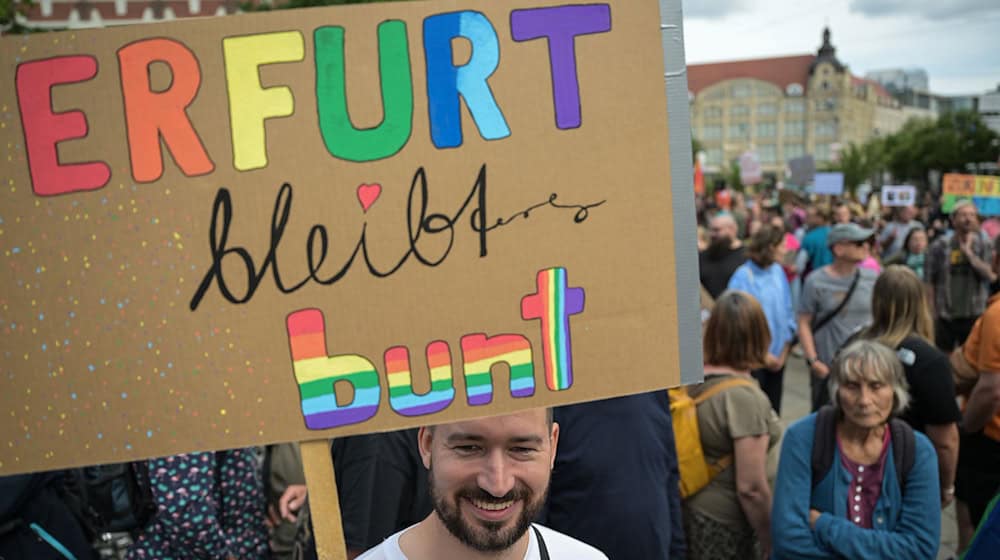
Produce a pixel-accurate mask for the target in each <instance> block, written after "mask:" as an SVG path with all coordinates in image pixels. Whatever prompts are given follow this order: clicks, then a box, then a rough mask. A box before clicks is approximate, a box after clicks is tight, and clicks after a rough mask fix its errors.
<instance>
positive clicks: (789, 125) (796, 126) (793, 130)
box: [785, 121, 806, 138]
mask: <svg viewBox="0 0 1000 560" xmlns="http://www.w3.org/2000/svg"><path fill="white" fill-rule="evenodd" d="M805 133H806V123H805V121H785V136H790V137H793V138H801V137H802V136H804V135H805Z"/></svg>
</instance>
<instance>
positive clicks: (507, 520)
mask: <svg viewBox="0 0 1000 560" xmlns="http://www.w3.org/2000/svg"><path fill="white" fill-rule="evenodd" d="M417 438H418V444H419V448H420V455H421V457H422V459H423V462H424V466H425V467H426V468H427V469H428V478H429V486H430V492H431V501H432V503H433V504H434V511H432V512H431V514H430V515H429V516H427V518H426V519H424V520H423V521H421V522H420V523H417V524H416V525H413V526H410V527H408V528H406V529H403V530H402V531H400V532H398V533H396V534H395V535H392V536H391V537H389V538H388V539H386V540H385V541H384V542H383V543H382V544H380V545H379V546H377V547H375V548H373V549H371V550H369V551H368V552H367V553H365V554H363V555H362V556H361V557H360V559H359V560H440V559H442V558H461V559H463V560H476V559H480V558H481V559H490V560H549V559H551V560H607V556H605V555H604V554H603V553H601V552H600V551H599V550H597V549H596V548H594V547H592V546H590V545H587V544H584V543H582V542H580V541H577V540H575V539H573V538H571V537H568V536H566V535H563V534H562V533H559V532H557V531H553V530H551V529H549V528H547V527H542V526H541V525H537V524H533V523H532V522H531V520H532V519H534V518H535V517H536V516H537V514H538V512H539V510H540V509H541V508H542V505H543V504H544V503H545V495H546V493H547V492H548V488H549V478H550V475H551V471H552V466H553V464H554V462H555V457H556V445H557V443H558V441H559V425H558V424H555V423H553V421H552V411H551V409H536V410H528V411H523V412H517V413H514V414H508V415H506V416H497V417H493V418H483V419H479V420H469V421H464V422H456V423H453V424H444V425H440V426H428V427H423V428H421V429H420V431H419V433H418V435H417Z"/></svg>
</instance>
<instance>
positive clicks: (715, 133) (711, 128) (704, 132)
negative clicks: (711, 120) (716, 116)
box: [701, 124, 722, 140]
mask: <svg viewBox="0 0 1000 560" xmlns="http://www.w3.org/2000/svg"><path fill="white" fill-rule="evenodd" d="M721 138H722V125H719V124H706V125H705V126H703V127H701V139H702V140H720V139H721Z"/></svg>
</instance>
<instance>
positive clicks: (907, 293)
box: [858, 229, 962, 508]
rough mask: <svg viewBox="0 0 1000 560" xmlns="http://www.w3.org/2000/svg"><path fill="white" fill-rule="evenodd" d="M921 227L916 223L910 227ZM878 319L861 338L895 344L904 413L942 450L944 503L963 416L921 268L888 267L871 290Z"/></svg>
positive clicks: (950, 494) (951, 493) (951, 490)
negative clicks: (905, 390) (905, 389)
mask: <svg viewBox="0 0 1000 560" xmlns="http://www.w3.org/2000/svg"><path fill="white" fill-rule="evenodd" d="M913 231H918V230H916V229H914V230H911V233H912V232H913ZM872 317H873V319H874V322H873V323H872V324H871V326H869V327H868V328H866V329H864V330H862V331H861V332H860V333H859V334H858V338H862V339H868V340H876V341H878V342H881V343H882V344H885V345H886V346H888V347H889V348H894V349H895V350H896V356H897V357H898V358H899V361H900V362H902V364H903V371H904V373H905V375H906V381H907V383H908V384H909V386H910V390H909V393H910V406H909V407H907V409H906V410H904V411H903V412H902V413H901V414H900V415H899V418H900V419H901V420H903V421H904V422H906V423H907V424H909V425H910V427H911V428H913V429H914V430H917V431H919V432H921V433H923V434H926V435H927V437H928V438H929V439H930V440H931V443H932V444H934V449H935V451H936V452H937V459H938V469H939V473H938V474H939V479H940V481H941V507H942V508H944V507H947V505H948V504H949V503H951V501H952V500H953V499H954V498H955V467H956V464H957V463H958V422H959V421H960V420H961V419H962V412H961V411H960V410H959V409H958V403H957V402H956V401H955V381H954V379H952V373H951V366H950V365H949V363H948V356H947V355H946V354H945V353H944V352H941V351H940V350H938V349H937V347H935V346H934V319H933V318H931V312H930V309H929V307H928V304H927V298H926V297H924V286H923V282H921V280H920V278H918V277H917V275H916V273H914V272H913V271H912V270H910V269H909V268H907V267H906V266H903V265H900V264H897V265H892V266H890V267H888V268H886V269H885V272H883V273H882V275H881V276H879V279H878V280H876V281H875V290H874V291H873V292H872Z"/></svg>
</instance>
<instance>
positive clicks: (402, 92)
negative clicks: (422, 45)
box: [313, 20, 413, 162]
mask: <svg viewBox="0 0 1000 560" xmlns="http://www.w3.org/2000/svg"><path fill="white" fill-rule="evenodd" d="M313 37H314V39H315V42H316V106H317V109H318V113H319V129H320V133H321V134H322V135H323V142H324V143H325V144H326V149H327V151H329V152H330V154H331V155H333V156H334V157H337V158H340V159H343V160H347V161H358V162H362V161H374V160H378V159H383V158H387V157H390V156H392V155H395V154H396V153H397V152H398V151H399V150H401V149H402V148H403V146H405V145H406V142H407V141H408V140H409V139H410V133H411V131H412V129H413V80H412V76H411V73H410V48H409V45H408V43H407V38H406V23H404V22H402V21H400V20H389V21H384V22H382V23H381V24H379V26H378V52H379V76H380V80H381V85H382V111H383V117H382V122H381V123H379V124H378V125H376V126H373V127H371V128H357V127H355V126H354V123H352V122H351V117H350V114H349V113H348V109H347V77H346V76H347V68H346V63H345V61H344V28H343V27H340V26H324V27H320V28H318V29H316V32H315V33H314V35H313Z"/></svg>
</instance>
